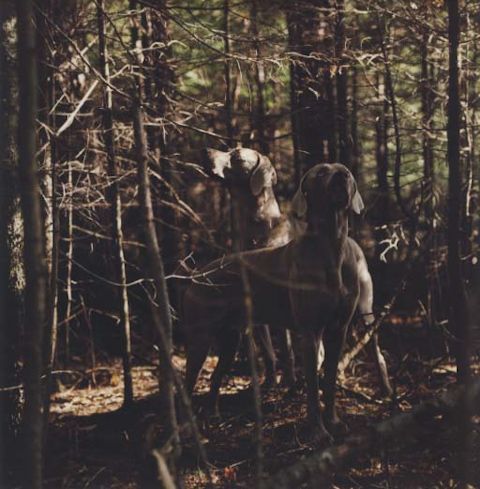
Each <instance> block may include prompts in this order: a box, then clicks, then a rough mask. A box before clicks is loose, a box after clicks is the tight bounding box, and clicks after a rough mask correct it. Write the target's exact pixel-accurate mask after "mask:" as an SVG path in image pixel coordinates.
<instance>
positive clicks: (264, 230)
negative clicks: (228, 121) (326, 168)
mask: <svg viewBox="0 0 480 489" xmlns="http://www.w3.org/2000/svg"><path fill="white" fill-rule="evenodd" d="M203 166H204V168H205V170H206V171H207V172H208V174H209V175H211V176H213V177H214V178H216V179H217V180H219V181H220V182H221V183H222V184H223V185H225V186H226V188H227V189H228V191H229V193H230V196H231V198H232V200H233V201H234V202H235V204H236V206H235V207H236V211H237V212H236V222H235V224H236V234H237V236H235V238H236V239H237V241H238V242H237V243H236V244H237V246H236V247H237V250H238V251H244V250H252V249H257V248H266V247H277V246H282V245H285V244H287V243H288V242H289V241H290V240H291V236H292V233H291V226H290V222H289V220H288V219H287V217H286V216H285V215H284V214H282V213H281V211H280V206H279V205H278V202H277V199H276V198H275V193H274V191H273V186H274V185H275V184H276V183H277V173H276V171H275V168H274V166H273V165H272V162H271V161H270V159H269V158H268V157H267V156H265V155H263V154H261V153H259V152H258V151H255V150H253V149H249V148H235V149H233V150H231V151H219V150H216V149H211V148H208V149H207V150H206V151H205V157H204V158H203ZM276 335H277V339H278V344H279V347H280V353H281V357H282V363H283V367H284V376H283V378H282V381H283V383H284V384H285V385H287V386H288V387H293V386H294V385H295V382H296V378H295V361H294V356H293V350H292V348H291V340H290V336H289V333H288V330H286V329H284V330H282V329H278V328H277V330H276ZM256 337H258V339H259V340H260V345H261V347H262V353H263V358H264V362H265V382H264V384H263V387H264V388H265V387H267V388H268V387H271V386H273V385H275V384H276V381H277V379H276V373H277V358H276V355H275V350H274V348H273V344H272V339H271V336H270V330H269V327H268V325H261V326H258V327H257V329H256Z"/></svg>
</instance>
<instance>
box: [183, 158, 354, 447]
mask: <svg viewBox="0 0 480 489" xmlns="http://www.w3.org/2000/svg"><path fill="white" fill-rule="evenodd" d="M294 204H295V208H296V209H297V212H298V213H299V214H300V215H304V216H305V222H306V229H305V230H304V232H303V233H302V234H301V235H300V236H298V237H296V238H294V239H293V240H292V241H291V242H290V243H288V244H287V245H284V246H281V247H277V248H265V249H260V250H254V251H246V252H242V253H237V254H234V255H231V256H229V257H226V258H222V259H219V260H215V261H214V262H212V263H211V264H210V265H208V266H207V267H206V268H205V269H204V270H203V277H204V279H203V281H202V282H201V283H200V282H199V281H197V282H196V283H194V284H192V285H191V286H190V287H189V289H188V290H187V292H186V295H185V302H184V314H185V323H184V324H185V328H186V335H185V336H186V339H187V373H186V383H187V388H188V389H189V391H190V392H193V389H194V386H195V383H196V380H197V377H198V373H199V371H200V369H201V368H202V365H203V363H204V361H205V358H206V356H207V354H208V351H209V349H210V346H211V344H212V342H213V341H214V340H216V341H218V342H219V344H220V348H219V362H218V365H217V367H216V368H215V371H214V373H213V375H212V380H211V390H210V401H211V406H212V407H214V408H215V409H218V393H219V389H220V386H221V382H222V379H223V377H224V375H225V374H226V373H227V372H228V370H229V369H230V367H231V364H232V362H233V360H234V357H235V353H236V350H237V347H238V342H239V339H240V337H241V335H242V333H243V331H244V328H245V323H246V321H245V313H244V294H243V283H242V279H241V273H240V270H241V268H240V267H245V269H246V270H247V272H248V273H247V275H248V280H249V283H250V288H251V299H252V303H253V318H252V319H253V322H254V324H270V325H272V326H275V327H283V328H293V329H295V330H296V331H297V333H298V334H299V335H300V337H301V347H302V354H303V367H304V373H305V379H306V383H307V413H308V420H309V422H310V423H311V425H312V427H313V429H314V430H315V434H316V436H317V438H318V439H320V440H325V439H330V437H331V435H330V433H329V431H330V432H334V431H335V427H336V426H337V425H338V424H339V420H338V418H337V415H336V412H335V384H336V376H337V367H338V361H339V357H340V354H341V350H342V346H343V343H344V339H345V333H346V330H347V327H348V325H349V323H350V321H351V319H352V316H353V313H354V311H355V308H356V307H357V303H358V299H359V295H360V286H359V284H360V276H359V267H358V254H357V253H358V247H357V245H356V243H355V242H354V241H353V240H351V239H349V238H348V212H349V211H350V209H351V210H353V211H354V212H356V213H360V212H361V211H362V209H363V202H362V199H361V197H360V194H359V192H358V190H357V185H356V182H355V180H354V178H353V176H352V174H351V173H350V171H349V170H348V169H347V168H346V167H345V166H343V165H340V164H321V165H317V166H315V167H313V168H312V169H310V170H309V171H308V173H307V174H306V175H305V177H304V178H303V180H302V184H301V186H300V188H299V190H298V192H297V194H296V196H295V197H294ZM322 339H323V342H324V346H325V386H324V400H325V413H324V416H323V418H322V416H321V415H320V409H319V391H318V388H319V386H318V375H317V361H318V358H317V355H318V348H319V344H320V341H321V340H322ZM327 428H328V431H327Z"/></svg>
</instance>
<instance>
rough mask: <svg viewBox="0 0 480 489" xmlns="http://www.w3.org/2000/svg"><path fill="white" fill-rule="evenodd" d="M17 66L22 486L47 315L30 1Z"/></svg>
mask: <svg viewBox="0 0 480 489" xmlns="http://www.w3.org/2000/svg"><path fill="white" fill-rule="evenodd" d="M17 16H18V18H17V35H18V66H19V131H18V152H19V175H20V189H21V204H22V214H23V221H24V246H25V248H24V261H25V278H26V291H25V357H24V387H25V407H24V413H23V442H24V450H23V454H24V471H23V476H24V480H23V484H24V487H25V488H26V489H40V488H41V487H42V447H43V419H42V383H41V375H42V370H43V348H42V345H43V333H44V327H45V319H46V298H47V283H46V278H47V277H46V264H45V249H44V241H43V240H44V235H43V231H44V228H43V217H42V206H41V199H40V184H39V179H38V175H37V164H36V147H37V144H36V115H37V83H38V79H37V64H36V46H35V30H34V26H33V18H34V7H33V1H32V0H19V1H18V2H17Z"/></svg>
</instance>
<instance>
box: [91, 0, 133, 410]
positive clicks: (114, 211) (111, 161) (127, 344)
mask: <svg viewBox="0 0 480 489" xmlns="http://www.w3.org/2000/svg"><path fill="white" fill-rule="evenodd" d="M97 22H98V40H99V58H100V73H101V74H102V76H103V78H104V79H105V80H106V82H107V83H110V68H109V63H108V54H107V45H106V29H105V11H104V1H103V0H98V1H97ZM112 109H113V100H112V90H111V88H110V86H108V85H105V86H104V92H103V137H104V143H105V149H106V152H107V170H108V178H109V179H110V183H109V188H108V194H107V199H108V202H109V204H110V208H111V222H112V242H113V253H114V260H115V272H116V278H117V282H118V284H119V285H118V287H119V289H120V290H119V292H120V293H119V296H120V297H119V303H118V309H119V313H120V327H121V329H122V334H123V338H122V339H123V345H122V346H123V348H122V362H123V378H124V407H126V408H128V407H130V405H131V404H132V402H133V384H132V368H131V356H132V346H131V340H130V306H129V302H128V290H127V272H126V266H125V255H124V251H123V230H122V202H121V196H120V188H119V184H118V177H119V171H118V165H117V161H116V156H115V145H114V127H113V115H112Z"/></svg>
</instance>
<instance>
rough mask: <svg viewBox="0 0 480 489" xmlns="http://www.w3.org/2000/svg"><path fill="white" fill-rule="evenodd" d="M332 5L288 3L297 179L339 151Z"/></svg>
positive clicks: (315, 1) (322, 0) (322, 1)
mask: <svg viewBox="0 0 480 489" xmlns="http://www.w3.org/2000/svg"><path fill="white" fill-rule="evenodd" d="M328 6H329V2H327V1H325V0H310V1H308V2H291V3H289V4H288V5H287V7H286V9H287V10H286V16H287V27H288V44H289V51H290V56H291V60H290V63H291V68H290V83H291V92H290V98H291V101H290V105H291V111H292V131H293V132H294V137H293V139H294V143H295V146H296V154H297V158H298V159H299V163H298V165H297V166H298V167H299V168H298V169H297V171H296V173H297V179H298V175H301V174H303V173H304V171H305V170H307V169H308V168H310V167H311V166H313V165H315V164H316V163H320V162H322V161H328V160H332V159H333V158H334V157H335V153H336V148H335V132H334V124H332V116H333V117H334V113H335V103H334V87H333V82H332V79H331V61H330V60H329V58H328V56H329V55H331V52H330V51H331V35H330V34H329V32H328V31H329V28H328V24H329V21H328V19H327V15H326V13H325V9H327V8H328ZM319 53H320V54H319ZM320 56H321V57H320Z"/></svg>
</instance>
